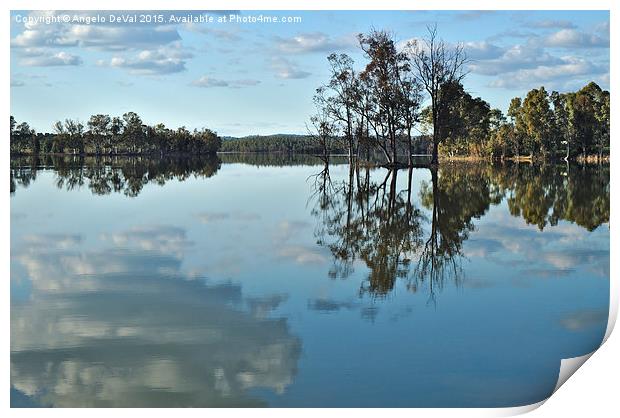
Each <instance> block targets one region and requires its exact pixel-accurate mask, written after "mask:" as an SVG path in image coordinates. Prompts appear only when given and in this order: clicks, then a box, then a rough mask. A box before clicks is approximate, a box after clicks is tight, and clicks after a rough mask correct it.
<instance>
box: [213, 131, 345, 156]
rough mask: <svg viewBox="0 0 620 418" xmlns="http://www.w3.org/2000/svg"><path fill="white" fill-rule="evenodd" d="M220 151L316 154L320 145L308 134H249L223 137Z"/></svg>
mask: <svg viewBox="0 0 620 418" xmlns="http://www.w3.org/2000/svg"><path fill="white" fill-rule="evenodd" d="M220 151H222V152H261V153H267V152H284V153H300V154H317V153H319V152H321V148H320V146H319V145H318V144H317V143H316V142H315V141H314V139H313V138H312V136H310V135H287V134H277V135H251V136H245V137H241V138H224V139H223V141H222V147H221V148H220ZM331 151H332V152H334V153H340V152H344V149H342V148H340V147H334V148H332V150H331Z"/></svg>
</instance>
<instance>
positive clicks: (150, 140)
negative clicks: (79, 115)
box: [10, 112, 222, 156]
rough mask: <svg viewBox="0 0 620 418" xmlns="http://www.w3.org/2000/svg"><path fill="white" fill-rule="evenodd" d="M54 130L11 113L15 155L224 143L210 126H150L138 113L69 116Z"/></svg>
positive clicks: (135, 151)
mask: <svg viewBox="0 0 620 418" xmlns="http://www.w3.org/2000/svg"><path fill="white" fill-rule="evenodd" d="M53 130H54V132H53V133H44V134H42V133H36V132H35V131H34V129H32V128H30V126H29V125H28V123H27V122H22V123H20V124H17V122H16V120H15V118H14V117H13V116H11V137H10V140H11V154H17V155H20V154H23V155H37V154H75V155H87V154H88V155H142V154H149V155H160V156H164V155H174V154H194V155H199V154H215V153H216V152H217V151H218V150H219V148H220V146H221V143H222V140H221V138H220V137H219V136H218V135H217V134H216V133H215V132H213V131H211V130H210V129H206V128H204V129H202V130H197V129H194V130H193V131H189V130H188V129H186V128H185V127H180V128H178V129H170V128H167V127H166V126H165V125H164V124H163V123H159V124H157V125H154V126H150V125H146V124H144V123H143V122H142V119H141V118H140V116H138V115H137V114H136V113H134V112H127V113H125V114H123V116H122V117H110V116H109V115H102V114H98V115H92V116H91V117H90V119H89V120H88V122H87V123H86V125H84V124H83V123H81V122H79V121H77V120H73V119H65V120H64V121H57V122H56V123H54V125H53Z"/></svg>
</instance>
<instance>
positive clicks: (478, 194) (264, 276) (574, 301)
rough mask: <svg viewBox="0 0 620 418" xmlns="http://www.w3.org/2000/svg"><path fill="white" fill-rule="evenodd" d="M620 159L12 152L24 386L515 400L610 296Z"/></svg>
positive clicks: (411, 400)
mask: <svg viewBox="0 0 620 418" xmlns="http://www.w3.org/2000/svg"><path fill="white" fill-rule="evenodd" d="M609 233H610V231H609V166H608V165H591V166H582V165H576V164H571V165H570V166H568V165H565V164H557V165H545V166H541V165H530V164H527V163H521V164H514V163H506V164H503V165H491V164H486V163H449V162H446V163H443V164H442V165H441V166H440V168H439V170H438V171H437V172H431V170H429V169H426V168H414V169H411V170H407V169H404V170H399V171H398V172H389V171H388V170H387V169H383V168H367V167H357V168H355V167H353V168H351V167H350V166H349V165H348V164H346V161H340V160H334V162H333V163H332V164H331V165H330V166H329V167H327V168H326V167H324V166H323V165H322V164H321V163H320V162H319V161H318V160H315V159H313V158H311V157H305V156H280V155H248V156H242V155H222V156H220V157H219V158H209V159H198V158H196V159H179V158H177V159H173V158H171V159H164V160H149V159H144V158H114V159H104V160H101V159H99V160H96V159H94V158H86V159H78V158H41V159H36V160H33V159H27V158H23V159H14V160H12V162H11V366H10V367H11V404H12V406H16V407H17V406H43V407H83V406H98V407H108V406H109V407H117V406H118V407H127V406H129V407H134V406H145V407H157V406H163V407H169V406H196V407H228V406H235V407H238V406H250V407H255V406H271V407H289V406H292V407H301V406H306V407H319V406H320V407H332V406H347V407H491V406H493V407H496V406H497V407H499V406H519V405H525V404H530V403H533V402H537V401H540V400H542V399H544V398H546V397H547V396H549V395H550V394H551V392H552V391H553V389H554V387H555V384H556V381H557V377H558V372H559V368H560V360H561V359H563V358H569V357H575V356H580V355H584V354H586V353H589V352H591V351H592V350H594V349H596V348H598V346H599V345H600V343H601V341H602V338H603V335H604V333H605V329H606V325H607V316H608V308H609Z"/></svg>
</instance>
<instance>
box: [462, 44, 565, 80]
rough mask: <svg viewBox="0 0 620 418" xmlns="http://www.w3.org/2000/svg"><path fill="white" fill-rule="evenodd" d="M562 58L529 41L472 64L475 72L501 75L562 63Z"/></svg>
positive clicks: (471, 66) (471, 67) (472, 69)
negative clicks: (497, 55)
mask: <svg viewBox="0 0 620 418" xmlns="http://www.w3.org/2000/svg"><path fill="white" fill-rule="evenodd" d="M560 63H561V60H560V59H559V58H557V57H554V56H552V55H551V54H549V53H548V52H545V51H544V50H543V49H542V48H540V47H538V46H535V45H532V44H531V43H528V44H526V45H514V46H512V47H509V48H507V49H505V50H504V51H503V53H502V54H501V55H500V56H499V57H497V58H493V59H486V60H479V61H475V62H473V63H471V64H470V69H471V71H472V72H473V73H477V74H482V75H499V74H504V73H506V72H511V71H515V70H519V69H526V68H536V67H539V66H541V65H554V64H560Z"/></svg>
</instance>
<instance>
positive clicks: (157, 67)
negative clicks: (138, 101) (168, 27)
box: [100, 43, 193, 75]
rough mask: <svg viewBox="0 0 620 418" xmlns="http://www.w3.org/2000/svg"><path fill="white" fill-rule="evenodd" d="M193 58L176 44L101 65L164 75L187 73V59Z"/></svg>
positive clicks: (118, 57) (132, 71) (145, 73)
mask: <svg viewBox="0 0 620 418" xmlns="http://www.w3.org/2000/svg"><path fill="white" fill-rule="evenodd" d="M192 57H193V54H192V53H190V52H188V51H186V50H184V49H183V48H182V47H181V45H180V44H179V43H175V44H172V45H170V46H166V47H161V48H159V49H157V50H143V51H140V52H139V53H138V54H137V55H136V56H132V57H122V56H115V57H113V58H112V59H111V60H110V62H109V63H106V62H105V61H103V62H100V65H109V66H111V67H117V68H124V69H126V70H128V71H129V72H130V73H132V74H138V75H162V74H173V73H178V72H182V71H185V70H186V69H187V68H186V67H185V64H186V59H188V58H192Z"/></svg>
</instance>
